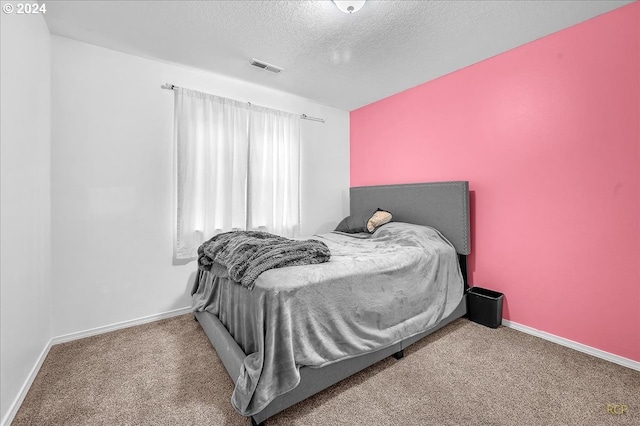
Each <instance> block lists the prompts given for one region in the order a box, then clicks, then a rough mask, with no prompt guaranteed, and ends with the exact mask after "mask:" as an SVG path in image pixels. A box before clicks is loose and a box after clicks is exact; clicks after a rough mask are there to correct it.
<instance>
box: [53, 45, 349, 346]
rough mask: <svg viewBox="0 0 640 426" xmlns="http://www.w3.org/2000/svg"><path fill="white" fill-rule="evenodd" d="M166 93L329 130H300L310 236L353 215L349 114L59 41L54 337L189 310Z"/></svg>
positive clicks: (305, 223) (189, 277)
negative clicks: (179, 258)
mask: <svg viewBox="0 0 640 426" xmlns="http://www.w3.org/2000/svg"><path fill="white" fill-rule="evenodd" d="M274 78H278V76H277V75H274ZM165 82H169V83H173V84H176V85H178V86H182V87H187V88H192V89H196V90H201V91H205V92H209V93H213V94H216V95H219V96H224V97H229V98H233V99H238V100H246V101H251V102H252V103H254V104H257V105H263V106H267V107H271V108H276V109H281V110H285V111H290V112H296V113H305V114H307V115H310V116H317V117H322V118H324V119H325V120H326V123H325V124H321V123H315V122H307V121H303V125H302V132H303V150H302V163H303V176H302V185H303V191H302V194H303V199H302V224H301V229H302V233H303V234H313V233H317V232H324V231H328V230H330V229H332V227H334V226H335V225H336V224H337V222H338V221H339V220H341V219H342V217H343V216H345V215H346V214H347V212H348V205H347V202H346V200H347V195H348V194H347V191H348V186H349V114H348V112H346V111H341V110H337V109H334V108H328V107H323V106H320V105H317V104H314V103H312V102H310V101H307V100H305V99H302V98H299V97H295V96H292V95H289V94H286V93H283V92H279V91H274V90H270V89H266V88H264V87H261V86H256V85H251V84H247V83H245V82H241V81H238V80H234V79H231V78H227V77H223V76H219V75H215V74H210V73H205V72H202V71H198V70H191V69H186V68H183V67H180V66H176V65H173V64H167V63H162V62H157V61H153V60H148V59H142V58H139V57H136V56H132V55H128V54H123V53H120V52H116V51H112V50H108V49H104V48H100V47H96V46H93V45H89V44H85V43H81V42H77V41H74V40H70V39H66V38H63V37H58V36H53V37H52V258H53V288H54V297H53V299H54V300H53V304H54V328H53V334H54V335H55V336H60V335H64V334H67V333H74V332H79V331H83V330H88V329H91V328H95V327H101V326H106V325H109V324H114V323H117V322H120V321H127V320H132V319H136V318H141V317H145V316H148V315H154V314H158V313H163V312H167V311H171V310H174V309H178V308H183V307H187V306H189V305H190V298H189V291H190V286H191V283H192V281H193V276H194V273H195V270H196V264H195V262H191V263H188V264H186V265H180V264H176V262H174V261H173V259H172V236H173V227H174V224H173V215H174V207H173V178H172V176H173V92H171V91H168V90H162V89H160V85H161V84H162V83H165Z"/></svg>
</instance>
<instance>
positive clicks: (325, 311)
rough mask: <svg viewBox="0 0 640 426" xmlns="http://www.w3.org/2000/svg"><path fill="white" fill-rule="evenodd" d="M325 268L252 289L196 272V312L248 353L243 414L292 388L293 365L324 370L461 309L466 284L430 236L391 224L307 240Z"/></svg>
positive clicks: (276, 272)
mask: <svg viewBox="0 0 640 426" xmlns="http://www.w3.org/2000/svg"><path fill="white" fill-rule="evenodd" d="M314 238H315V239H318V240H320V241H323V242H324V243H325V244H327V246H328V247H329V249H330V250H331V259H330V261H329V262H327V263H323V264H317V265H308V266H295V267H285V268H279V269H272V270H269V271H266V272H264V273H262V274H261V275H260V276H259V277H258V279H257V280H256V281H255V285H254V287H253V289H252V290H248V289H247V288H245V287H242V286H240V285H238V284H237V283H234V282H232V281H230V280H229V279H228V278H223V277H220V276H216V275H215V274H213V273H210V272H206V271H200V273H199V274H198V276H197V279H196V282H195V284H194V288H193V307H194V310H196V311H204V310H206V311H208V312H210V313H212V314H214V315H216V316H217V317H218V318H219V319H220V321H221V322H222V324H224V326H225V327H226V328H227V330H228V331H229V333H230V334H231V336H232V337H233V338H234V339H235V340H236V341H237V342H238V344H239V346H240V347H241V348H242V350H243V351H244V353H245V354H246V358H245V359H244V362H243V364H242V367H241V371H240V376H239V377H238V380H237V381H236V387H235V390H234V393H233V396H232V404H233V406H234V407H235V409H236V410H237V411H238V412H239V413H240V414H243V415H246V416H250V415H254V414H255V413H258V412H260V411H261V410H262V409H263V408H264V407H266V406H267V405H268V404H269V402H271V401H272V400H273V399H274V398H276V397H277V396H279V395H281V394H283V393H286V392H288V391H290V390H292V389H294V388H295V387H296V386H297V385H298V383H299V381H300V374H299V368H300V366H309V367H312V368H319V367H323V366H326V365H329V364H332V363H335V362H338V361H342V360H345V359H349V358H352V357H356V356H360V355H363V354H367V353H370V352H373V351H376V350H379V349H381V348H385V347H388V346H391V345H393V344H395V343H397V342H399V341H401V340H403V339H406V338H408V337H411V336H414V335H417V334H419V333H421V332H423V331H425V330H428V329H429V328H430V327H433V326H434V325H436V324H437V323H438V322H439V321H440V320H441V319H442V318H444V317H447V316H448V315H449V314H450V313H451V312H453V310H454V309H455V308H456V307H457V306H458V304H459V302H460V300H461V299H462V293H463V278H462V274H461V273H460V268H459V265H458V260H457V254H456V251H455V249H454V248H453V246H452V245H451V244H450V243H449V242H448V241H447V240H446V239H445V238H444V237H443V236H442V235H441V234H440V233H439V232H438V231H437V230H435V229H433V228H430V227H427V226H420V225H413V224H408V223H401V222H392V223H389V224H387V225H385V226H383V227H381V228H379V229H378V230H376V231H375V232H374V233H373V234H371V235H365V236H364V237H363V235H355V236H354V235H349V234H341V233H335V232H332V233H327V234H322V235H317V236H314Z"/></svg>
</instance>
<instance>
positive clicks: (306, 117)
mask: <svg viewBox="0 0 640 426" xmlns="http://www.w3.org/2000/svg"><path fill="white" fill-rule="evenodd" d="M160 88H161V89H167V90H173V89H179V87H178V86H176V85H174V84H170V83H165V84H163V85H162V86H160ZM247 103H248V104H249V105H251V102H247ZM300 118H302V119H303V120H310V121H317V122H319V123H324V118H318V117H310V116H308V115H307V114H300Z"/></svg>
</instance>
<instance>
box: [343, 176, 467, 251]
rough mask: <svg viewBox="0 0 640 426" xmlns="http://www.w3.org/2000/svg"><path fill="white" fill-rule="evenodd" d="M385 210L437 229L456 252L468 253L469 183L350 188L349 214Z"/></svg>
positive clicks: (395, 218)
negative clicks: (378, 209)
mask: <svg viewBox="0 0 640 426" xmlns="http://www.w3.org/2000/svg"><path fill="white" fill-rule="evenodd" d="M378 207H379V208H381V209H384V210H388V211H390V212H391V214H392V215H393V220H394V221H396V222H408V223H415V224H417V225H427V226H431V227H433V228H436V229H437V230H438V231H440V232H441V233H442V235H444V236H445V237H446V238H447V239H448V240H449V241H450V242H451V244H453V246H454V247H455V248H456V251H457V252H458V253H459V254H464V255H468V254H470V253H471V241H470V223H469V182H467V181H455V182H426V183H412V184H402V185H380V186H359V187H353V188H351V189H350V208H351V214H358V213H367V212H373V211H375V209H376V208H378Z"/></svg>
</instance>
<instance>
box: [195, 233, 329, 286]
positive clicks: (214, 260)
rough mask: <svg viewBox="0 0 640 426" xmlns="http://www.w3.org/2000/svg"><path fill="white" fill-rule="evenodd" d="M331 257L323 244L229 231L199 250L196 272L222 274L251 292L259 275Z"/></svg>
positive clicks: (322, 260) (263, 234)
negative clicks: (197, 270)
mask: <svg viewBox="0 0 640 426" xmlns="http://www.w3.org/2000/svg"><path fill="white" fill-rule="evenodd" d="M330 257H331V253H330V252H329V248H328V247H327V245H326V244H325V243H323V242H322V241H317V240H305V241H298V240H290V239H288V238H284V237H280V236H278V235H274V234H270V233H268V232H260V231H232V232H225V233H223V234H218V235H216V236H215V237H213V238H211V239H210V240H209V241H207V242H205V243H203V244H202V245H201V246H200V247H199V248H198V268H199V269H201V270H205V271H211V270H212V269H213V272H222V273H223V274H222V276H228V277H229V278H231V279H232V280H234V281H236V282H238V283H240V284H242V285H243V286H244V287H247V288H248V289H252V288H253V283H254V281H255V280H256V278H258V275H260V274H261V273H263V272H264V271H266V270H269V269H273V268H282V267H284V266H296V265H311V264H315V263H323V262H327V261H329V258H330ZM219 275H220V274H219Z"/></svg>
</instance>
